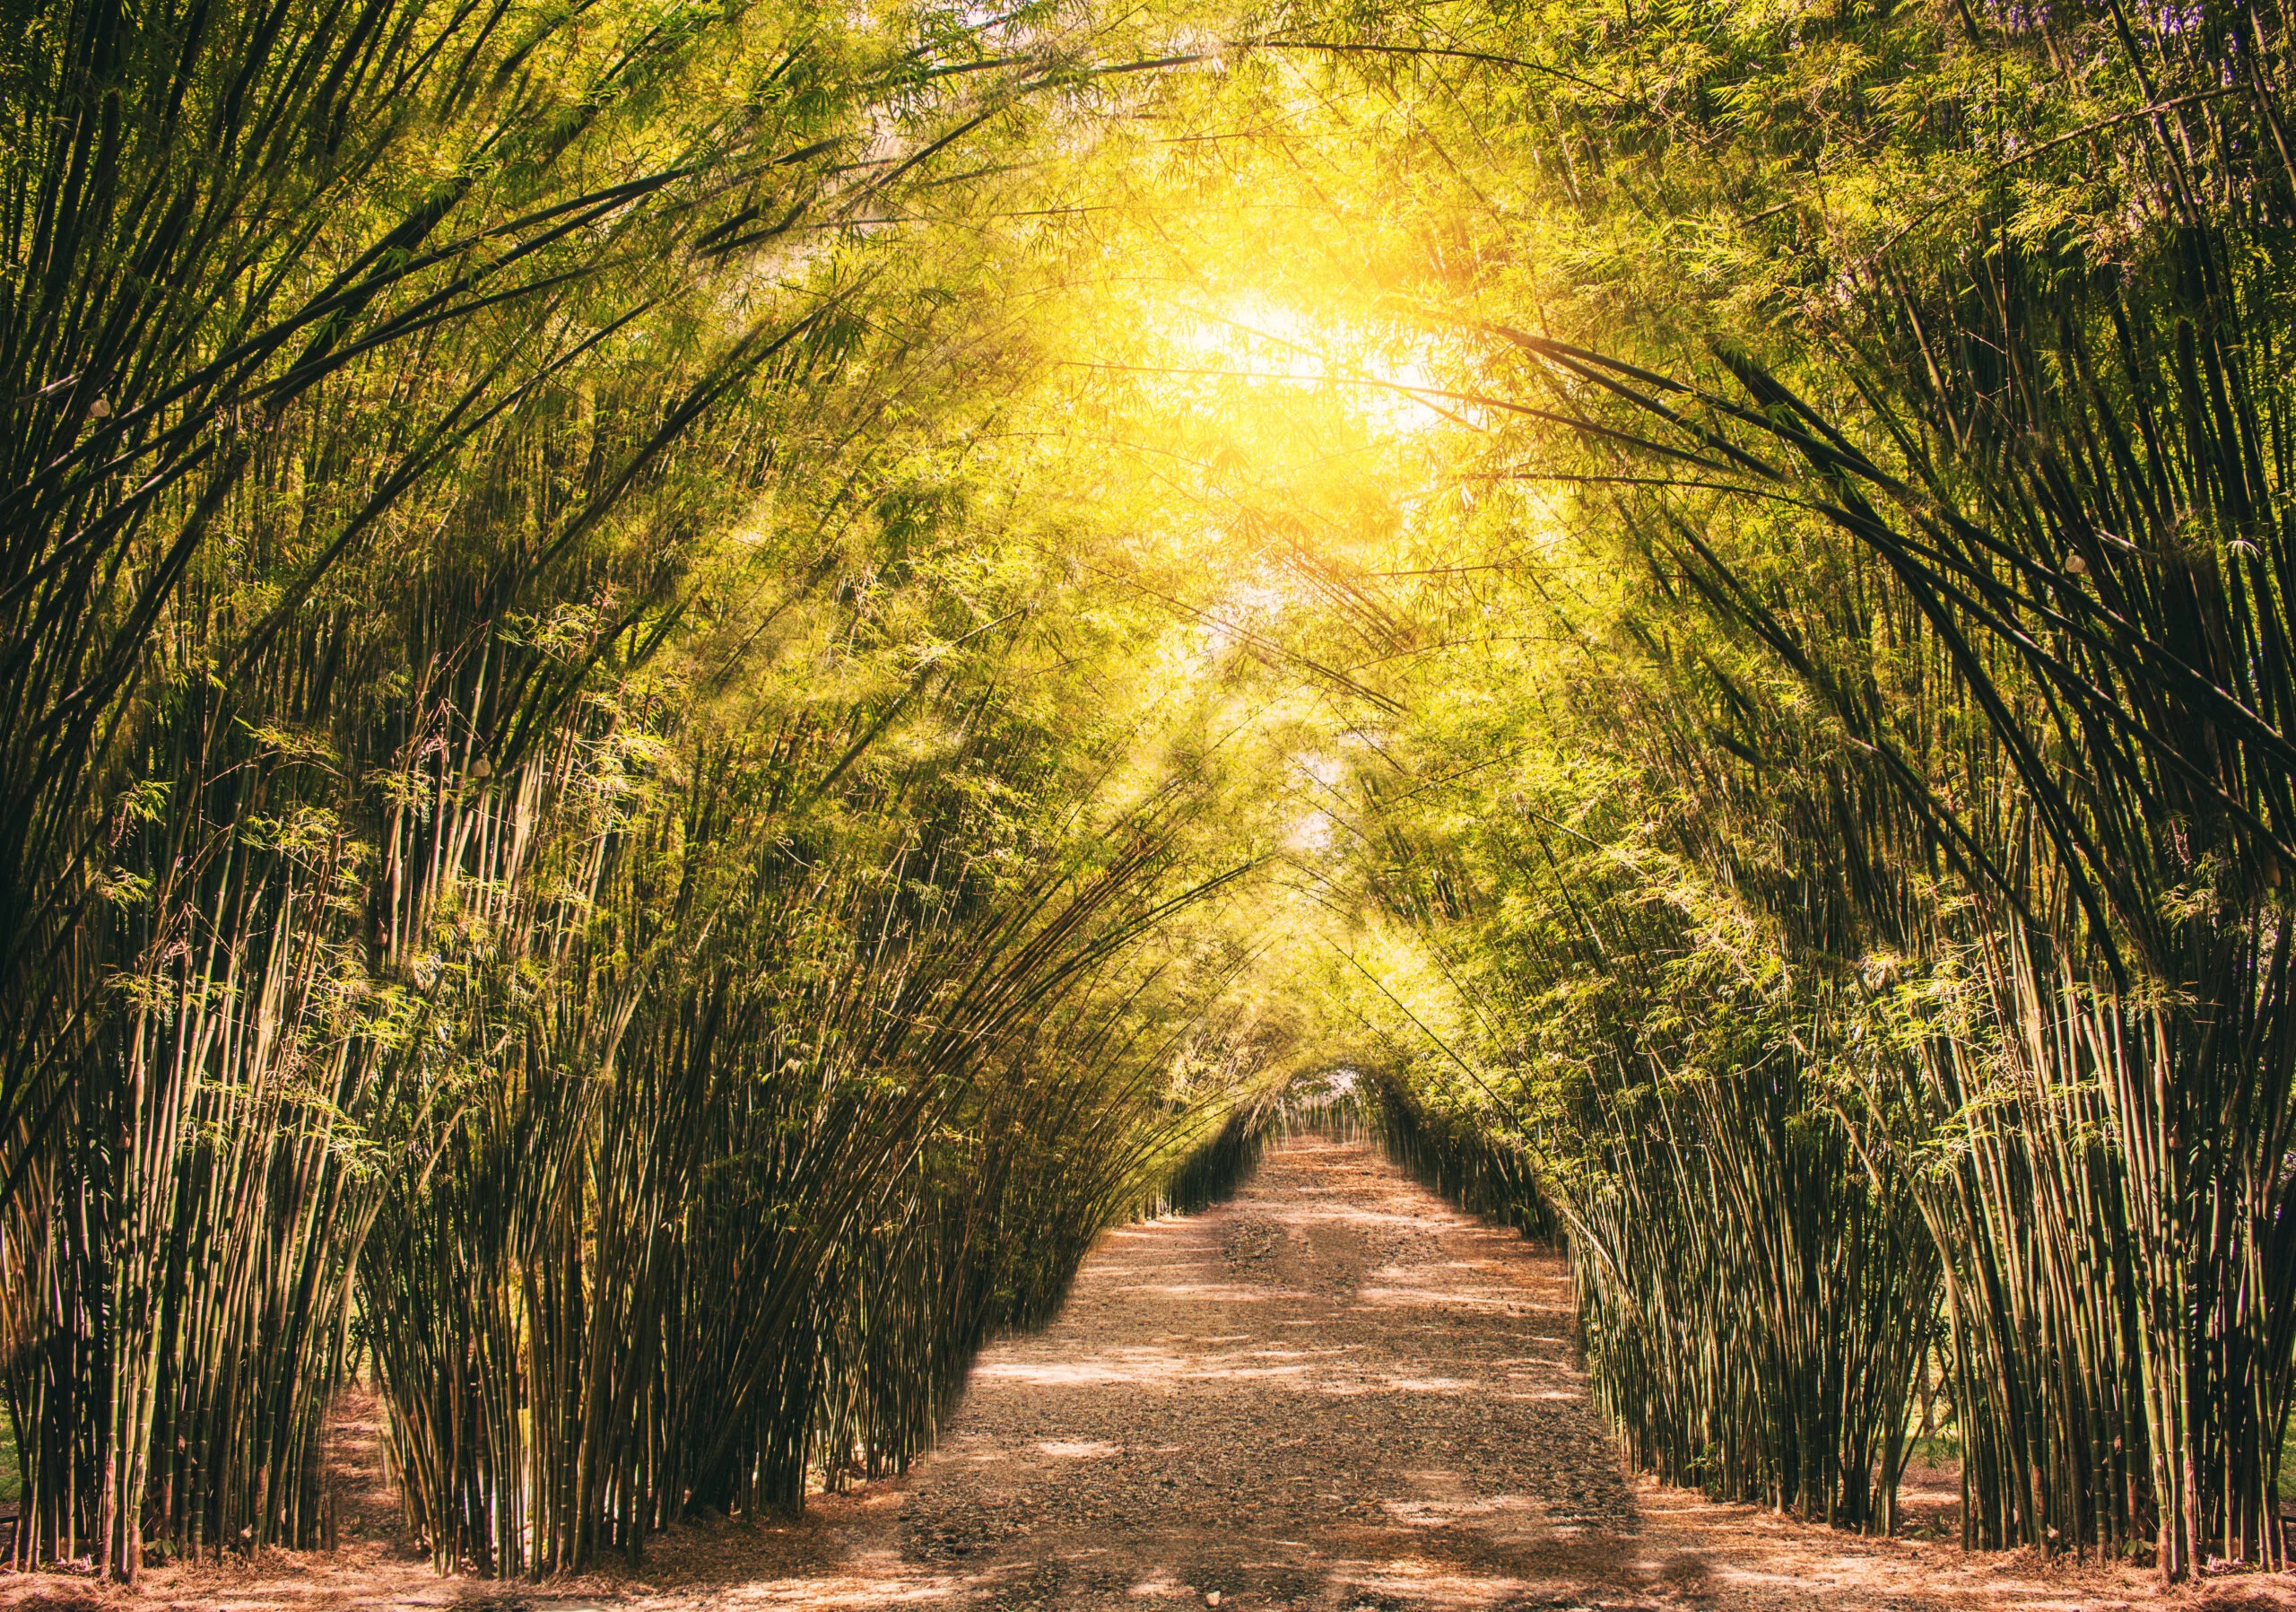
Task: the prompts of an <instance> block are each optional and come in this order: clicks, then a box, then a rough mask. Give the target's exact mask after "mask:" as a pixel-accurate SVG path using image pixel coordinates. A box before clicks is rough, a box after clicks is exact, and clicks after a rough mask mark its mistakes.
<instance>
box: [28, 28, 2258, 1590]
mask: <svg viewBox="0 0 2296 1612" xmlns="http://www.w3.org/2000/svg"><path fill="white" fill-rule="evenodd" d="M6 21H7V27H6V29H5V30H4V33H0V85H4V90H0V117H4V118H5V120H6V128H7V140H6V145H5V152H4V154H0V240H4V250H0V263H4V265H5V268H6V274H7V279H6V285H5V292H6V301H5V306H4V311H0V402H4V405H5V406H6V408H7V409H8V411H9V429H8V431H6V433H5V435H4V438H0V452H4V454H5V456H6V461H5V475H4V481H0V628H4V630H0V1393H4V1403H5V1407H6V1415H7V1418H8V1425H9V1426H10V1427H11V1428H12V1429H13V1436H14V1438H15V1441H16V1442H17V1445H18V1446H19V1449H20V1451H21V1460H22V1468H23V1471H24V1474H25V1492H24V1495H23V1499H22V1512H23V1515H22V1521H21V1523H20V1525H19V1526H18V1527H17V1529H15V1532H14V1534H13V1540H14V1544H13V1552H14V1560H15V1563H16V1564H19V1565H26V1564H37V1563H42V1562H48V1561H56V1560H70V1559H75V1558H84V1559H86V1560H89V1561H91V1562H92V1563H94V1564H97V1565H100V1567H101V1568H103V1569H104V1570H105V1571H108V1572H109V1573H112V1574H114V1575H116V1576H118V1577H122V1578H132V1577H133V1576H134V1575H135V1573H136V1571H137V1570H138V1568H139V1566H141V1565H142V1564H144V1563H145V1562H147V1561H149V1560H152V1559H154V1558H156V1557H160V1556H164V1555H170V1554H173V1553H179V1552H210V1553H212V1552H219V1551H223V1550H249V1551H251V1550H257V1549H260V1548H263V1547H269V1546H273V1545H281V1546H288V1547H310V1546H313V1545H317V1544H323V1543H326V1541H327V1540H328V1539H329V1538H330V1533H331V1528H332V1522H331V1516H330V1512H329V1509H328V1508H329V1500H328V1496H329V1494H331V1492H332V1490H331V1487H330V1484H329V1481H328V1475H327V1474H328V1466H327V1463H328V1460H329V1456H328V1451H327V1444H326V1438H325V1436H324V1434H325V1428H326V1421H327V1418H328V1416H329V1413H330V1407H333V1406H334V1405H335V1403H336V1402H337V1399H338V1398H339V1396H340V1395H342V1394H343V1393H344V1390H346V1389H347V1388H348V1387H350V1386H351V1385H352V1383H353V1382H354V1381H356V1382H358V1383H361V1384H370V1385H371V1386H372V1387H373V1388H374V1389H375V1390H376V1391H377V1393H378V1396H379V1399H380V1401H381V1404H382V1407H383V1415H384V1419H385V1429H384V1431H385V1438H386V1442H387V1450H388V1453H389V1464H390V1468H391V1471H392V1473H393V1475H394V1477H396V1480H397V1483H398V1485H399V1487H400V1491H401V1494H402V1496H403V1500H404V1508H405V1512H406V1519H407V1522H408V1525H409V1528H410V1529H411V1530H412V1531H413V1534H414V1535H415V1536H416V1537H418V1538H421V1540H422V1542H423V1543H424V1545H425V1546H426V1547H427V1548H428V1549H429V1551H430V1552H431V1555H432V1556H433V1558H434V1560H435V1561H436V1563H437V1564H438V1565H439V1567H440V1568H441V1569H442V1570H451V1569H457V1568H462V1569H468V1570H474V1571H477V1572H482V1573H492V1574H497V1575H502V1576H513V1575H520V1574H527V1575H542V1574H547V1573H552V1572H557V1571H563V1570H570V1569H574V1568H578V1567H580V1566H583V1565H584V1564H588V1563H592V1562H594V1561H596V1560H597V1559H598V1558H599V1557H600V1556H601V1555H604V1553H607V1552H620V1553H625V1554H627V1555H630V1556H631V1557H633V1558H634V1557H635V1556H636V1555H638V1554H639V1552H640V1551H641V1550H642V1548H643V1546H644V1542H645V1540H646V1538H648V1535H649V1534H650V1533H651V1532H653V1531H654V1530H656V1529H659V1528H661V1527H663V1526H665V1525H666V1524H668V1523H671V1522H674V1521H677V1520H679V1519H681V1518H685V1517H691V1516H695V1515H700V1514H704V1513H713V1512H735V1513H744V1514H749V1515H763V1514H767V1513H770V1512H776V1511H786V1510H787V1509H789V1508H792V1507H795V1506H797V1505H801V1504H802V1503H804V1497H805V1496H806V1494H808V1493H809V1492H812V1491H814V1490H817V1489H819V1488H821V1487H822V1486H831V1487H835V1486H843V1485H845V1484H848V1483H850V1482H854V1481H857V1480H865V1479H867V1478H871V1477H878V1476H882V1475H883V1474H885V1473H887V1472H891V1471H896V1470H899V1469H901V1468H904V1467H905V1466H906V1465H907V1464H908V1463H909V1461H910V1460H912V1459H914V1458H915V1457H916V1456H918V1454H919V1453H921V1452H922V1451H925V1450H926V1449H927V1448H929V1446H930V1444H931V1442H932V1440H933V1437H934V1433H935V1427H936V1425H938V1423H939V1421H940V1418H941V1417H942V1416H943V1415H944V1413H945V1411H946V1409H947V1407H948V1406H949V1405H950V1403H951V1402H952V1399H953V1397H954V1396H955V1395H956V1394H957V1393H958V1392H959V1390H960V1389H961V1383H962V1380H963V1376H964V1372H965V1370H966V1367H967V1364H968V1363H969V1361H970V1358H971V1357H972V1355H973V1354H974V1353H975V1351H976V1350H977V1349H978V1347H979V1346H980V1345H981V1344H982V1343H983V1342H984V1341H985V1340H986V1339H987V1338H988V1337H989V1336H991V1335H992V1334H993V1333H994V1332H995V1331H996V1329H999V1328H1003V1327H1008V1326H1015V1325H1026V1324H1029V1323H1031V1322H1032V1321H1034V1320H1039V1319H1041V1318H1042V1317H1044V1316H1045V1315H1046V1314H1048V1312H1049V1311H1050V1310H1051V1308H1052V1307H1053V1306H1054V1305H1056V1304H1057V1303H1058V1301H1059V1298H1060V1295H1061V1294H1062V1292H1063V1290H1064V1287H1065V1283H1066V1281H1067V1278H1068V1277H1069V1275H1070V1273H1071V1272H1072V1271H1073V1269H1074V1266H1075V1264H1076V1262H1077V1260H1078V1259H1080V1258H1081V1257H1082V1255H1083V1250H1085V1248H1086V1247H1087V1246H1088V1245H1089V1244H1090V1242H1091V1239H1092V1237H1093V1236H1094V1235H1095V1234H1096V1233H1098V1232H1099V1231H1100V1229H1101V1228H1102V1227H1104V1226H1106V1225H1108V1224H1111V1223H1112V1222H1114V1221H1117V1220H1119V1219H1122V1218H1124V1217H1126V1216H1132V1215H1135V1214H1138V1213H1142V1212H1146V1211H1152V1210H1153V1209H1155V1208H1156V1207H1159V1206H1161V1207H1178V1208H1182V1209H1194V1208H1197V1207H1203V1206H1204V1205H1205V1204H1208V1203H1209V1202H1211V1201H1213V1200H1214V1199H1216V1198H1217V1197H1218V1196H1219V1195H1220V1194H1221V1193H1222V1191H1223V1190H1224V1189H1226V1187H1227V1186H1228V1185H1229V1184H1231V1182H1232V1181H1233V1180H1234V1179H1235V1177H1236V1175H1237V1174H1238V1173H1239V1172H1241V1171H1243V1170H1245V1169H1248V1167H1249V1165H1250V1163H1251V1161H1252V1160H1253V1159H1254V1158H1255V1157H1256V1156H1257V1152H1258V1150H1259V1149H1260V1148H1261V1147H1262V1146H1265V1144H1266V1143H1267V1142H1268V1141H1269V1140H1270V1138H1271V1137H1275V1136H1278V1135H1280V1134H1282V1133H1283V1131H1284V1130H1285V1129H1286V1128H1290V1127H1294V1126H1300V1125H1318V1126H1325V1127H1330V1126H1334V1125H1337V1126H1342V1127H1353V1126H1356V1125H1358V1124H1368V1125H1370V1126H1371V1127H1372V1128H1375V1129H1377V1130H1378V1132H1379V1133H1381V1134H1382V1135H1383V1136H1384V1137H1386V1138H1387V1142H1388V1145H1389V1146H1391V1147H1393V1148H1394V1150H1395V1151H1396V1154H1397V1155H1398V1156H1399V1157H1400V1158H1402V1159H1403V1160H1404V1161H1405V1163H1408V1164H1409V1165H1410V1166H1411V1167H1412V1168H1413V1169H1414V1170H1416V1171H1417V1172H1420V1173H1421V1174H1422V1176H1423V1177H1424V1178H1425V1179H1426V1180H1428V1181H1430V1182H1431V1184H1432V1185H1434V1186H1436V1187H1437V1188H1439V1189H1441V1190H1443V1191H1445V1192H1447V1193H1448V1194H1450V1195H1451V1196H1452V1197H1454V1198H1457V1199H1458V1200H1459V1201H1460V1202H1462V1203H1465V1204H1466V1205H1468V1206H1470V1207H1474V1208H1475V1209H1477V1210H1479V1211H1481V1212H1483V1213H1487V1214H1491V1215H1492V1216H1499V1217H1501V1218H1504V1219H1507V1220H1509V1222H1511V1223H1512V1224H1516V1225H1518V1226H1519V1227H1521V1228H1523V1229H1524V1230H1525V1231H1526V1233H1530V1234H1533V1235H1536V1236H1542V1237H1555V1238H1558V1239H1560V1240H1561V1242H1562V1243H1563V1244H1564V1245H1565V1247H1566V1248H1567V1250H1568V1254H1569V1258H1570V1268H1571V1270H1572V1273H1573V1277H1574V1281H1575V1284H1576V1289H1577V1295H1578V1308H1579V1319H1580V1325H1581V1329H1582V1335H1583V1342H1584V1345H1585V1348H1586V1352H1587V1363H1588V1366H1589V1371H1590V1377H1591V1381H1592V1382H1593V1384H1594V1387H1595V1390H1596V1395H1597V1398H1598V1399H1599V1400H1600V1402H1601V1403H1602V1405H1603V1407H1605V1410H1606V1411H1607V1412H1608V1414H1609V1415H1610V1416H1612V1417H1613V1419H1614V1421H1615V1422H1616V1423H1617V1425H1618V1426H1619V1429H1620V1431H1621V1433H1622V1438H1623V1440H1624V1442H1625V1445H1626V1447H1627V1450H1628V1451H1629V1452H1630V1454H1631V1456H1632V1458H1633V1459H1634V1460H1638V1461H1639V1463H1641V1464H1642V1465H1643V1466H1644V1467H1646V1468H1648V1469H1650V1470H1652V1471H1654V1472H1656V1473H1657V1474H1658V1475H1660V1476H1661V1477H1665V1478H1666V1479H1668V1480H1670V1481H1674V1482H1678V1483H1684V1484H1692V1485H1698V1486H1704V1487H1706V1488H1707V1489H1709V1490H1710V1491H1711V1492H1713V1493H1716V1494H1722V1495H1726V1496H1729V1497H1733V1498H1743V1499H1753V1500H1759V1501H1761V1502H1763V1503H1769V1504H1771V1505H1774V1506H1777V1507H1779V1508H1783V1509H1788V1510H1791V1511H1794V1512H1798V1513H1800V1514H1802V1515H1804V1516H1806V1517H1810V1518H1814V1519H1819V1520H1822V1521H1830V1522H1832V1523H1835V1524H1838V1525H1840V1526H1844V1527H1850V1528H1858V1529H1872V1530H1877V1531H1883V1530H1888V1529H1892V1528H1893V1527H1895V1526H1896V1524H1897V1521H1898V1519H1897V1514H1896V1495H1897V1490H1898V1486H1899V1480H1900V1475H1901V1473H1902V1471H1903V1470H1904V1469H1905V1468H1906V1466H1907V1464H1908V1462H1909V1460H1915V1459H1917V1458H1919V1459H1925V1460H1926V1459H1929V1458H1931V1457H1933V1456H1935V1454H1936V1453H1937V1451H1939V1450H1940V1449H1941V1448H1949V1449H1950V1451H1951V1455H1952V1459H1954V1460H1957V1461H1958V1463H1959V1467H1960V1472H1961V1485H1962V1492H1963V1501H1964V1503H1963V1506H1962V1512H1961V1527H1962V1531H1963V1538H1964V1540H1965V1542H1966V1543H1967V1544H1969V1545H1970V1546H1972V1547H1987V1548H1996V1547H2016V1546H2030V1547H2039V1548H2041V1549H2044V1550H2051V1551H2055V1550H2074V1551H2081V1552H2083V1553H2092V1552H2099V1553H2109V1554H2113V1555H2127V1556H2132V1557H2141V1556H2146V1555H2150V1556H2151V1557H2152V1559H2153V1560H2154V1561H2155V1562H2156V1563H2157V1564H2158V1566H2159V1568H2160V1570H2161V1572H2162V1573H2164V1574H2165V1575H2167V1576H2168V1577H2170V1578H2172V1579H2173V1578H2180V1577H2184V1576H2187V1575H2190V1574H2192V1573H2196V1572H2197V1571H2200V1570H2201V1569H2202V1568H2204V1567H2205V1565H2206V1564H2208V1563H2209V1562H2210V1561H2211V1560H2212V1559H2218V1560H2231V1561H2239V1562H2242V1563H2246V1564H2260V1565H2278V1564H2283V1562H2284V1561H2285V1559H2286V1555H2287V1544H2286V1541H2285V1539H2284V1538H2283V1534H2282V1526H2281V1521H2280V1518H2279V1511H2278V1493H2279V1486H2280V1483H2281V1481H2282V1477H2283V1474H2282V1472H2281V1470H2280V1451H2281V1447H2282V1435H2283V1430H2284V1428H2285V1425H2286V1423H2287V1420H2288V1416H2289V1413H2290V1410H2291V1408H2292V1389H2296V1381H2292V1373H2296V1173H2292V1169H2291V1166H2290V1163H2289V1161H2290V1159H2291V1158H2292V1157H2296V1146H2292V1142H2296V1137H2292V1126H2296V1090H2292V1076H2296V1041H2292V1035H2296V1031H2292V1022H2291V1019H2290V1013H2291V1009H2292V1006H2296V1004H2292V1000H2291V992H2292V989H2296V985H2292V975H2291V972H2290V971H2291V968H2292V962H2291V958H2290V945H2291V942H2292V938H2296V937H2292V930H2291V925H2292V921H2296V920H2292V917H2291V913H2292V908H2291V907H2290V905H2289V903H2290V902H2292V901H2296V884H2292V883H2291V870H2292V869H2296V826H2292V818H2291V814H2292V813H2296V797H2292V796H2291V793H2290V790H2291V783H2290V780H2291V777H2292V766H2291V763H2292V762H2296V736H2292V733H2291V728H2290V712H2291V710H2292V709H2296V685H2292V684H2291V682H2290V678H2291V675H2292V674H2291V671H2290V665H2291V660H2290V647H2289V646H2290V637H2291V621H2290V615H2289V605H2288V599H2289V597H2290V588H2291V586H2292V584H2296V569H2292V568H2296V548H2292V546H2291V545H2292V543H2296V537H2292V527H2291V524H2290V522H2291V514H2290V511H2289V510H2287V509H2286V508H2284V507H2283V506H2284V505H2285V504H2286V501H2287V499H2288V492H2287V487H2286V484H2287V482H2288V480H2289V477H2290V475H2292V470H2291V463H2292V453H2296V447H2292V440H2291V436H2290V431H2291V429H2292V428H2291V420H2292V418H2296V414H2292V410H2296V391H2292V379H2291V367H2290V364H2289V362H2288V357H2287V353H2286V351H2285V349H2286V348H2287V347H2288V344H2289V336H2288V332H2289V331H2290V329H2291V328H2292V327H2296V320H2292V313H2296V307H2292V302H2291V287H2290V284H2289V259H2288V252H2287V245H2286V243H2287V240H2288V239H2289V237H2288V231H2289V229H2290V227H2291V224H2292V222H2296V154H2292V153H2296V146H2292V144H2291V141H2292V136H2291V135H2290V133H2289V130H2290V127H2291V126H2292V122H2296V103H2292V100H2291V93H2290V92H2289V91H2286V90H2285V89H2284V88H2283V83H2285V81H2286V80H2287V79H2288V77H2289V75H2290V74H2291V72H2292V70H2296V62H2292V59H2291V56H2292V50H2291V39H2290V19H2289V18H2288V17H2287V16H2286V14H2285V13H2283V11H2281V10H2280V9H2278V8H2276V7H2274V6H2263V5H2234V4H2217V3H2216V0H2201V3H2200V4H2196V5H2189V6H2155V7H2151V8H2144V7H2131V6H2128V5H2126V4H2122V3H2121V0H2101V3H2100V4H2086V3H2083V4H2073V5H2056V6H2048V7H2035V6H2022V5H2016V4H1963V3H1961V0H1936V3H1935V4H1930V3H1926V0H1924V3H1909V4H1893V5H1891V4H1885V5H1874V6H1852V5H1839V6H1837V5H1831V4H1824V5H1821V4H1788V3H1787V0H1777V3H1775V4H1722V3H1721V0H1714V3H1712V4H1680V5H1674V6H1666V7H1657V8H1653V7H1650V6H1648V5H1640V4H1637V5H1630V4H1625V3H1624V0H1619V3H1618V4H1610V3H1608V0H1598V3H1596V4H1589V5H1577V6H1573V7H1570V8H1568V9H1567V10H1562V9H1554V8H1537V7H1517V6H1511V5H1507V4H1494V3H1493V0H1441V3H1439V4H1438V3H1434V0H1428V3H1423V4H1412V3H1408V0H1392V3H1387V4H1372V5H1351V6H1347V7H1329V8H1318V6H1316V5H1315V4H1310V3H1309V0H1299V3H1297V4H1283V5H1269V6H1264V7H1257V8H1252V7H1235V8H1230V9H1224V10H1223V9H1222V8H1220V7H1217V6H1213V5H1209V4H1191V5H1187V6H1183V5H1180V4H1177V0H1167V3H1165V4H1159V5H1158V6H1153V7H1147V8H1134V9H1131V10H1127V11H1123V12H1121V13H1118V11H1117V10H1116V9H1115V8H1110V9H1109V11H1108V12H1107V13H1105V14H1103V13H1098V12H1096V11H1095V10H1094V9H1093V8H1092V7H1091V6H1089V5H1086V4H1071V5H1066V6H1058V5H1051V4H1043V5H1031V6H1024V7H1020V8H1016V9H1014V10H1013V11H1011V12H1009V13H996V14H989V13H986V12H984V11H982V10H980V9H979V8H975V7H970V6H935V5H927V4H918V5H900V6H893V5H888V6H886V7H884V8H883V10H882V11H871V10H869V9H867V8H838V9H833V10H815V9H813V8H811V7H809V6H807V5H804V4H778V5H769V4H736V3H734V0H713V3H711V4H684V3H679V4H666V3H661V0H642V3H641V0H588V3H587V4H575V5H561V4H548V5H544V4H526V3H525V0H476V3H464V0H453V3H448V0H247V3H244V4H242V3H241V0H183V3H182V4H152V5H148V6H131V5H128V4H122V3H119V0H70V3H69V4H61V5H55V4H30V3H29V0H25V3H23V4H17V5H15V6H13V8H11V10H10V11H9V13H8V14H7V19H6ZM1335 1070H1337V1071H1339V1073H1337V1074H1335V1073H1334V1071H1335ZM1294 1076H1316V1077H1317V1079H1315V1080H1312V1081H1308V1082H1307V1083H1305V1084H1300V1085H1291V1084H1290V1083H1291V1082H1292V1080H1293V1077H1294ZM1917 1445H1918V1448H1917Z"/></svg>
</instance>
